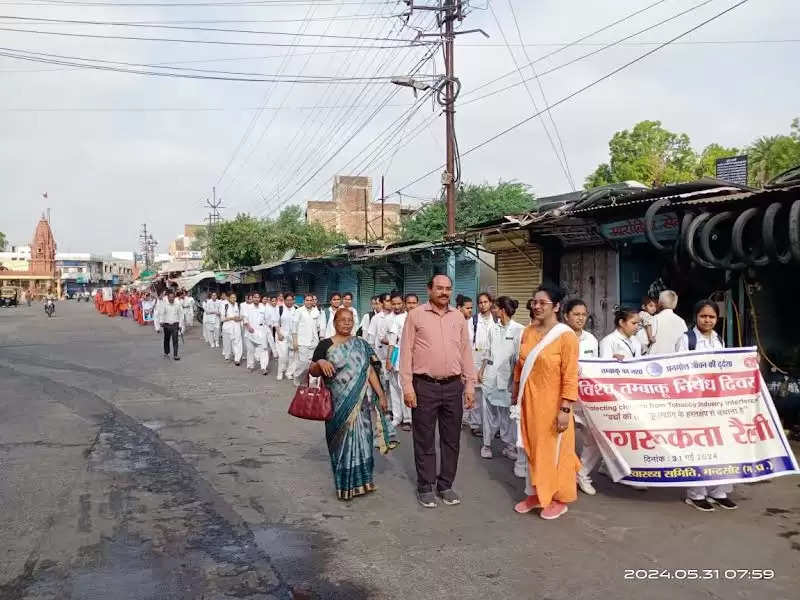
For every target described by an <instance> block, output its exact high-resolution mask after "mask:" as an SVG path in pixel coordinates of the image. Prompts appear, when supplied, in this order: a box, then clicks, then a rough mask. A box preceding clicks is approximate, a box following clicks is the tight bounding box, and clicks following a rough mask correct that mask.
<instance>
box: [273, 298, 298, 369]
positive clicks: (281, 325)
mask: <svg viewBox="0 0 800 600" xmlns="http://www.w3.org/2000/svg"><path fill="white" fill-rule="evenodd" d="M290 298H291V299H292V302H294V296H290ZM294 311H295V307H294V306H286V305H284V304H278V305H277V306H276V307H275V313H276V316H275V321H274V326H275V351H276V352H277V354H278V381H280V380H281V379H283V377H284V375H285V376H287V377H289V378H290V379H293V378H294V371H291V370H290V367H293V365H290V362H289V347H290V345H291V344H292V341H291V340H292V327H293V325H294V319H293V316H294Z"/></svg>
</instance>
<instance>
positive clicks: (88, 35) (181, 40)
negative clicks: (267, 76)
mask: <svg viewBox="0 0 800 600" xmlns="http://www.w3.org/2000/svg"><path fill="white" fill-rule="evenodd" d="M0 31H11V32H15V33H32V34H34V35H55V36H62V37H73V38H88V39H100V40H130V41H139V42H169V43H177V44H211V45H218V46H264V47H275V48H288V47H291V46H292V44H288V43H277V42H232V41H229V40H192V39H186V38H158V37H145V36H134V35H106V34H93V33H70V32H65V31H42V30H41V29H20V28H16V27H0ZM428 44H429V43H428V42H406V41H403V43H402V44H395V45H391V46H386V45H380V46H366V48H368V49H370V50H392V49H395V48H405V47H413V46H426V45H428ZM296 46H297V47H300V48H361V46H354V45H352V44H351V45H347V44H324V45H323V44H297V45H296Z"/></svg>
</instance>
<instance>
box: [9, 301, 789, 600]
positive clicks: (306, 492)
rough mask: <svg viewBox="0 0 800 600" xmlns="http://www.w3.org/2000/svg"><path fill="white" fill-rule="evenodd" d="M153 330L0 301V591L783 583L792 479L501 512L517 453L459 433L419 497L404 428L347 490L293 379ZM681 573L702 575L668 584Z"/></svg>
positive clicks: (527, 595)
mask: <svg viewBox="0 0 800 600" xmlns="http://www.w3.org/2000/svg"><path fill="white" fill-rule="evenodd" d="M160 344H161V341H160V337H158V336H156V335H155V333H154V332H153V329H152V328H151V327H139V326H138V325H136V324H135V323H133V322H132V321H130V320H125V319H119V318H117V319H110V318H108V317H105V316H101V315H98V314H97V313H96V312H95V310H94V305H93V304H86V303H82V304H75V303H73V302H60V303H58V306H57V313H56V316H55V317H54V318H52V319H48V318H46V316H45V315H44V311H43V310H42V308H41V306H38V305H35V306H33V307H30V308H28V307H19V308H11V309H0V542H2V543H0V600H10V599H17V598H26V599H28V598H29V599H59V600H60V599H81V600H83V599H104V600H105V599H113V600H128V599H130V600H134V599H136V600H140V599H148V600H149V599H154V600H156V599H157V600H160V599H191V600H217V599H222V598H247V599H253V600H255V599H269V598H292V597H294V598H298V599H299V598H341V599H348V600H351V599H352V600H358V599H362V598H370V599H373V598H374V599H384V598H385V599H400V600H416V599H422V598H431V599H453V600H455V599H459V600H464V599H467V600H468V599H473V598H474V599H478V598H480V599H484V598H514V599H540V600H545V599H549V600H556V599H558V600H560V599H562V598H563V599H567V598H569V599H570V600H574V599H582V598H603V599H609V598H647V599H648V600H658V599H668V600H675V599H676V598H681V599H684V598H687V599H695V598H697V599H700V598H703V599H705V598H720V599H724V600H730V599H736V598H742V599H761V598H764V599H767V598H769V599H771V600H780V599H787V600H789V599H792V600H795V599H796V598H797V597H798V591H797V590H798V573H800V478H799V477H784V478H780V479H775V480H772V481H769V482H767V483H761V484H756V485H741V486H737V488H736V490H735V492H734V495H733V497H734V498H735V499H736V500H737V501H738V502H739V504H740V508H739V510H736V511H716V512H714V513H710V514H706V513H700V512H698V511H695V510H692V509H690V508H689V507H687V506H686V505H685V504H683V503H682V502H681V495H680V493H679V492H678V491H676V490H655V489H651V490H648V491H646V492H637V491H634V490H632V489H630V488H628V487H625V486H620V485H614V484H612V483H611V482H610V481H608V480H607V479H605V478H604V477H602V476H598V477H597V478H596V479H597V481H596V484H597V487H598V490H599V493H598V495H597V496H595V497H587V496H583V495H582V496H581V497H580V498H579V501H578V502H577V503H575V504H574V505H571V507H570V510H569V513H568V514H567V515H565V516H564V517H562V518H561V519H559V520H557V521H552V522H549V521H543V520H541V519H539V518H538V517H537V516H535V515H534V514H530V515H525V516H521V515H517V514H515V513H514V512H513V511H512V506H513V505H514V503H515V502H516V501H518V500H519V499H521V497H522V493H521V489H522V485H521V480H519V479H517V478H515V477H514V476H513V473H512V470H511V466H512V465H511V463H510V462H509V461H508V460H506V459H503V458H495V459H493V460H482V459H480V457H479V455H478V451H479V444H478V441H477V440H476V439H474V438H472V437H470V436H469V435H468V434H466V433H465V434H464V438H463V440H462V453H461V461H460V465H459V475H458V478H457V481H456V489H457V490H458V491H459V492H461V494H462V496H463V500H464V502H463V504H462V505H461V506H456V507H445V506H440V507H439V508H437V509H436V510H426V509H423V508H421V507H419V506H418V505H417V503H416V501H415V499H414V480H415V476H414V466H413V460H412V454H411V445H410V434H409V433H405V432H400V435H401V438H400V439H401V446H400V447H399V448H398V449H397V450H396V451H395V452H393V453H391V454H390V455H388V456H387V457H378V458H377V459H376V463H377V464H376V483H377V485H378V488H379V489H378V492H377V493H375V494H373V495H371V496H368V497H365V498H358V499H356V500H354V501H352V502H350V503H342V502H339V501H338V500H337V499H336V497H335V494H334V492H333V486H332V478H331V473H330V463H329V459H328V454H327V450H326V446H325V440H324V430H323V427H322V426H321V425H320V424H317V423H312V422H306V421H301V420H298V419H294V418H292V417H290V416H288V415H287V414H286V408H287V406H288V402H289V399H290V398H291V394H292V389H293V388H292V387H291V386H290V384H288V383H287V382H277V381H275V379H274V377H272V376H269V377H263V376H262V375H260V374H249V373H247V372H246V371H245V369H244V368H243V367H239V368H237V367H234V366H233V365H232V364H230V363H224V362H223V361H222V360H221V357H220V356H219V353H218V352H217V351H212V350H211V349H210V348H208V347H207V346H206V345H205V344H204V343H203V341H202V338H201V335H200V330H199V327H195V328H193V329H191V330H190V331H189V332H188V333H187V335H186V345H185V348H184V349H183V352H182V360H181V361H180V362H174V361H171V360H169V361H166V360H164V359H163V358H162V356H161V349H160ZM797 450H798V448H797V447H796V446H795V452H796V453H797ZM497 454H499V453H497ZM691 569H696V570H701V571H702V570H708V572H707V573H706V574H705V576H706V577H710V579H706V580H699V581H684V580H676V579H675V578H676V577H678V578H682V577H685V576H687V574H686V573H685V571H681V570H691ZM735 569H742V570H745V569H771V570H773V571H774V577H773V578H772V579H771V580H769V581H753V580H749V579H737V580H730V579H728V580H726V571H727V576H728V577H730V575H731V570H735ZM626 570H632V571H633V572H632V574H631V575H630V578H626ZM668 576H670V577H672V579H667V577H668ZM735 576H736V577H737V578H738V577H741V576H745V577H747V572H739V573H738V574H736V575H735Z"/></svg>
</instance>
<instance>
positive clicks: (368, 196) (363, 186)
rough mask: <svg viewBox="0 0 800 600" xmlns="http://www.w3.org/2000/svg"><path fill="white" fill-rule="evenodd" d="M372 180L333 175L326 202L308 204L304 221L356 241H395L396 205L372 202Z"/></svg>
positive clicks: (398, 221)
mask: <svg viewBox="0 0 800 600" xmlns="http://www.w3.org/2000/svg"><path fill="white" fill-rule="evenodd" d="M372 198H373V196H372V179H371V178H369V177H352V176H349V175H337V176H336V177H335V178H334V180H333V190H332V200H331V201H330V202H314V201H310V202H308V204H307V207H306V221H308V222H309V223H319V224H321V225H322V226H323V227H325V228H326V229H331V230H333V231H336V232H339V233H343V234H345V235H346V236H347V238H348V239H349V240H353V241H360V242H375V241H376V240H382V241H390V240H393V239H396V237H397V234H398V231H399V228H400V204H397V203H393V202H386V203H381V202H373V200H372Z"/></svg>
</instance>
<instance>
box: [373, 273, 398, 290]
mask: <svg viewBox="0 0 800 600" xmlns="http://www.w3.org/2000/svg"><path fill="white" fill-rule="evenodd" d="M396 288H397V284H396V283H395V280H394V278H393V277H392V276H390V275H389V274H388V273H387V272H386V271H384V270H382V269H376V271H375V293H376V294H386V293H389V292H392V291H394V290H395V289H396Z"/></svg>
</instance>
